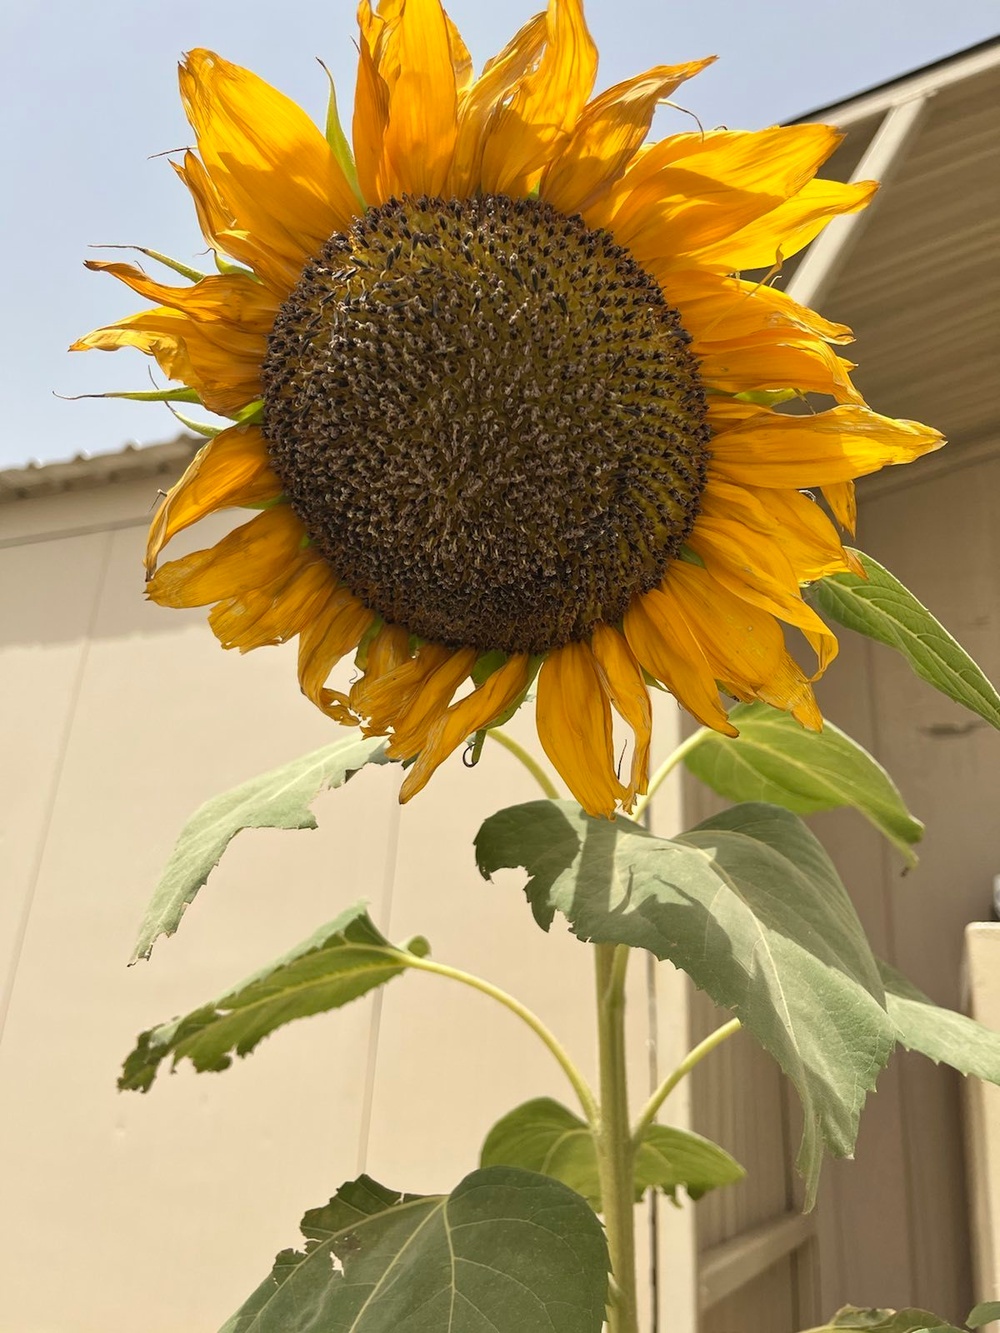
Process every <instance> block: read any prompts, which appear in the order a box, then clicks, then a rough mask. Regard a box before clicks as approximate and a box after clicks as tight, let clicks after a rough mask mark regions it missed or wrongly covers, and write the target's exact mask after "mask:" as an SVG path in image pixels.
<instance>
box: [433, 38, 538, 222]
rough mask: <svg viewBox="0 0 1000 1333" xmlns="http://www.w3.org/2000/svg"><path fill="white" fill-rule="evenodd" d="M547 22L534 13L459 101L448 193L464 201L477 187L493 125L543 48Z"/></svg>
mask: <svg viewBox="0 0 1000 1333" xmlns="http://www.w3.org/2000/svg"><path fill="white" fill-rule="evenodd" d="M545 34H546V19H545V15H544V14H536V15H535V17H534V18H533V19H530V20H529V21H528V22H527V23H526V24H525V25H524V27H523V28H521V29H520V31H519V32H518V33H517V34H516V35H515V36H514V37H513V38H512V40H511V41H510V42H508V44H507V45H506V46H505V47H504V49H503V50H502V51H501V52H500V54H499V55H498V56H496V58H495V59H493V60H491V61H490V62H489V63H488V64H487V65H486V67H485V69H484V70H483V72H482V74H481V75H480V76H479V78H478V79H477V80H476V82H475V83H474V84H472V86H471V87H470V88H469V89H468V91H467V92H466V93H465V94H464V95H463V96H460V97H459V101H458V136H457V138H456V141H455V152H454V155H453V158H452V165H451V176H450V178H449V182H448V194H449V196H452V197H454V198H456V199H464V198H466V197H467V196H468V195H470V194H473V193H474V192H475V191H476V189H477V188H478V186H479V181H480V175H481V170H482V158H483V148H484V146H485V140H486V138H487V137H488V131H489V130H490V128H491V126H492V125H493V122H494V120H495V118H496V116H497V114H498V112H499V110H500V108H501V107H502V106H503V104H504V103H505V102H506V100H507V98H508V97H509V96H510V94H511V93H512V91H513V90H514V88H515V87H516V86H517V83H518V81H519V80H520V79H521V78H523V77H524V74H525V73H526V71H527V70H528V69H529V68H530V66H531V65H533V64H534V63H535V61H537V59H538V57H539V55H540V54H541V51H542V48H543V47H544V45H545Z"/></svg>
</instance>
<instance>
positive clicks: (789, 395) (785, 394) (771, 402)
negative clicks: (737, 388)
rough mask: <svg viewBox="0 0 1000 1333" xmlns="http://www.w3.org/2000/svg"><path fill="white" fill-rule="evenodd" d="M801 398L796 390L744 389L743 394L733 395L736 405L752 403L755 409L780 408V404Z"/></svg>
mask: <svg viewBox="0 0 1000 1333" xmlns="http://www.w3.org/2000/svg"><path fill="white" fill-rule="evenodd" d="M801 397H802V394H801V393H800V392H799V390H798V389H745V390H744V391H743V393H734V394H733V398H734V400H735V401H736V402H737V403H754V404H755V405H756V406H757V407H780V405H781V404H782V403H790V402H791V401H792V399H793V398H801Z"/></svg>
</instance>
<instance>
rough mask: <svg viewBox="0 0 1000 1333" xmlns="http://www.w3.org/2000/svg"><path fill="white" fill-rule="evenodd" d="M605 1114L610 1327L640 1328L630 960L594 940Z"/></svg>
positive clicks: (623, 1331) (602, 1169)
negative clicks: (628, 1031)
mask: <svg viewBox="0 0 1000 1333" xmlns="http://www.w3.org/2000/svg"><path fill="white" fill-rule="evenodd" d="M594 954H595V967H596V981H597V1039H598V1058H599V1064H600V1097H601V1108H600V1117H599V1119H598V1121H597V1123H596V1128H595V1133H594V1142H595V1146H596V1149H597V1170H598V1174H599V1177H600V1182H601V1211H602V1212H603V1214H604V1227H605V1230H606V1232H607V1237H608V1250H609V1252H610V1256H611V1274H612V1287H611V1291H612V1299H611V1301H610V1304H609V1307H608V1333H638V1328H639V1323H638V1302H637V1299H636V1281H635V1187H634V1185H633V1173H632V1165H633V1149H632V1136H631V1134H630V1132H629V1117H628V1084H627V1079H626V1069H625V966H626V962H627V956H628V950H627V949H626V948H625V947H624V946H623V945H617V946H616V945H614V944H597V945H595V946H594Z"/></svg>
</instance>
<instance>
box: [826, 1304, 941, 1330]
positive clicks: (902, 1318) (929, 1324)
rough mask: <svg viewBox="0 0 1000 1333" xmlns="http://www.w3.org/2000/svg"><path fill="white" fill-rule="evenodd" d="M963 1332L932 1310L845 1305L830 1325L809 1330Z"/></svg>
mask: <svg viewBox="0 0 1000 1333" xmlns="http://www.w3.org/2000/svg"><path fill="white" fill-rule="evenodd" d="M845 1330H850V1331H851V1333H961V1330H960V1329H957V1328H956V1327H955V1325H954V1324H949V1323H948V1321H947V1320H945V1319H939V1318H938V1316H937V1315H936V1314H931V1312H930V1311H929V1310H867V1309H861V1308H860V1307H858V1306H854V1305H845V1306H844V1308H843V1309H842V1310H838V1311H837V1313H836V1314H835V1315H834V1317H833V1319H832V1320H831V1321H830V1323H829V1324H824V1325H823V1326H822V1328H813V1329H809V1330H808V1333H845Z"/></svg>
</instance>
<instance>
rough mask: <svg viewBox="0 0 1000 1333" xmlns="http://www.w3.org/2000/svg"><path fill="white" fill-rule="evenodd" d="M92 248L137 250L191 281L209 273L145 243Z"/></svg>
mask: <svg viewBox="0 0 1000 1333" xmlns="http://www.w3.org/2000/svg"><path fill="white" fill-rule="evenodd" d="M90 248H91V249H92V250H136V251H137V252H138V253H139V254H140V255H145V256H146V258H147V259H153V260H155V261H156V263H157V264H162V265H163V267H164V268H169V269H172V270H173V271H174V273H179V274H180V276H181V277H182V278H187V280H188V281H189V282H201V280H202V279H203V278H207V277H208V276H209V275H208V274H207V273H202V271H201V269H197V268H192V267H191V265H190V264H184V263H182V262H181V260H179V259H171V257H170V256H169V255H164V254H161V253H160V251H159V250H150V249H148V247H147V246H145V245H93V246H91V247H90Z"/></svg>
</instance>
